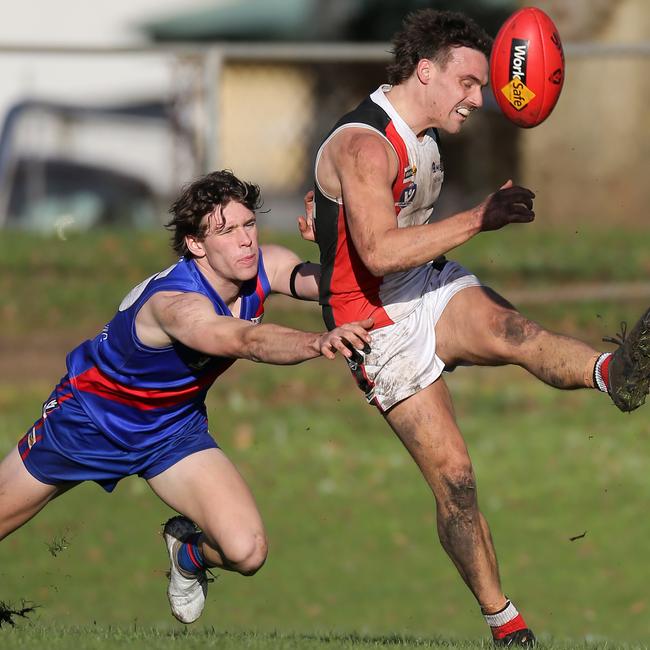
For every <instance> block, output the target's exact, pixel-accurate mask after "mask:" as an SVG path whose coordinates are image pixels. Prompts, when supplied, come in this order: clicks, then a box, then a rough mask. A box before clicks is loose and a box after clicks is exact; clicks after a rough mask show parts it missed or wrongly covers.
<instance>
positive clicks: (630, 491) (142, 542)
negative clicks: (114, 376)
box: [0, 228, 650, 649]
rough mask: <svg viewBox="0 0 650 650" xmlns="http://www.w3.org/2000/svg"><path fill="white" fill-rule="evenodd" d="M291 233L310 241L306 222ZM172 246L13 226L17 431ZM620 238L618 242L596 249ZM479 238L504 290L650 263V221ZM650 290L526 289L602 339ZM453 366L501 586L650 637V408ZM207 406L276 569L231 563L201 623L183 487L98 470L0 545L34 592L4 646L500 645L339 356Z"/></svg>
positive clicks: (562, 628) (10, 277)
mask: <svg viewBox="0 0 650 650" xmlns="http://www.w3.org/2000/svg"><path fill="white" fill-rule="evenodd" d="M286 238H287V237H284V238H281V239H286ZM267 239H268V238H267ZM290 241H291V243H292V245H294V247H298V248H301V249H302V250H303V251H304V254H305V255H306V256H311V257H312V259H313V258H314V256H315V253H314V250H313V249H312V248H310V247H309V244H305V243H302V242H296V241H295V240H294V239H291V240H290ZM165 246H166V242H165V237H164V235H161V236H149V235H147V236H146V237H141V236H138V237H133V235H132V234H126V235H120V234H119V233H118V234H116V233H112V234H101V233H99V234H96V235H93V236H92V237H83V238H81V237H71V238H70V239H68V240H67V241H60V240H55V239H52V240H42V239H38V238H35V237H34V236H32V235H30V236H27V235H18V234H7V235H6V237H5V238H3V239H2V241H1V242H0V267H1V268H0V270H1V273H0V317H1V318H2V330H1V331H2V336H1V337H0V370H1V374H0V452H2V453H6V451H8V450H9V449H10V448H11V446H12V445H13V444H15V441H16V439H17V438H18V437H19V436H20V435H22V433H23V431H24V430H25V429H26V428H27V426H29V425H30V424H31V422H32V421H33V420H34V419H35V418H36V417H37V415H38V411H39V408H40V404H41V402H42V401H43V399H45V397H46V396H47V395H48V393H49V390H50V388H51V384H52V383H53V382H55V381H56V380H57V379H58V378H59V376H60V375H61V374H63V372H64V354H65V352H66V351H67V350H66V348H67V347H68V346H69V345H72V344H73V343H74V342H76V341H77V340H80V339H81V338H83V337H89V336H93V335H94V334H95V333H96V332H97V331H98V329H99V328H100V327H101V326H102V325H103V323H104V322H105V321H106V320H107V319H108V318H110V316H111V315H112V312H113V310H114V308H115V306H116V304H117V303H118V302H119V300H120V298H121V297H122V296H123V294H125V293H126V291H127V290H128V289H129V288H130V287H131V286H132V285H133V284H135V283H137V282H138V281H139V280H141V279H142V278H143V277H144V276H146V275H147V274H150V273H152V272H154V271H156V270H158V269H160V268H162V267H163V266H165V265H167V264H168V263H170V262H171V261H172V257H171V255H170V254H169V253H167V251H166V249H165ZM605 249H606V250H607V251H608V254H607V256H606V258H604V259H598V256H595V255H594V251H599V250H601V251H602V250H605ZM460 253H461V254H459V255H458V256H457V258H458V259H461V260H462V261H463V262H464V263H466V264H467V265H468V266H470V268H472V269H473V270H475V271H476V272H478V273H479V274H480V275H481V277H482V278H483V279H484V280H485V281H487V282H488V283H490V284H492V285H493V286H494V287H495V288H497V289H498V290H500V291H502V292H503V293H504V294H505V295H506V296H507V295H508V290H509V289H517V288H521V287H528V286H530V287H533V288H539V287H545V286H549V284H550V285H558V284H563V283H568V282H576V281H580V282H582V283H591V282H594V283H596V282H603V281H618V282H623V281H639V280H645V279H646V278H647V276H648V271H650V237H649V236H648V234H647V233H642V232H636V233H629V232H608V231H602V230H600V231H595V232H590V233H585V232H580V233H575V232H574V231H571V232H569V233H559V234H558V233H555V234H554V233H548V232H546V233H544V232H543V231H541V232H540V231H539V230H537V231H534V233H533V234H530V233H529V232H528V231H526V230H524V229H516V228H513V229H511V230H510V231H503V232H502V233H495V234H488V235H486V236H484V237H482V238H477V239H475V240H474V241H473V242H471V243H470V244H469V245H468V246H467V247H465V248H464V249H463V250H462V251H461V252H460ZM647 301H648V300H647V299H645V300H644V299H639V300H636V301H617V302H612V301H582V302H579V303H576V304H562V305H555V306H552V307H549V306H548V305H534V304H532V305H530V306H527V308H526V311H527V312H528V313H529V314H531V315H532V316H533V317H535V318H537V319H539V320H541V321H542V322H544V323H545V324H547V325H549V326H550V327H551V328H554V329H561V330H563V331H565V332H567V333H573V334H576V335H580V336H581V337H583V338H586V339H587V340H588V341H589V342H591V343H593V344H594V345H597V344H598V342H599V338H600V337H601V336H603V335H605V334H609V335H611V334H614V332H615V331H616V330H617V329H618V327H619V321H620V320H621V319H627V320H633V319H634V318H635V317H636V316H637V315H638V313H639V312H640V311H641V309H642V308H643V307H644V306H645V305H644V303H645V302H647ZM267 314H268V319H269V320H272V321H276V322H283V323H294V324H297V325H299V326H301V327H305V328H308V329H320V328H321V325H320V318H319V314H318V309H317V308H316V307H315V306H314V307H313V308H311V307H310V306H307V305H304V304H301V305H299V306H298V307H297V308H294V307H292V306H291V305H289V303H288V302H287V301H284V300H280V299H277V300H276V299H271V301H270V304H269V306H268V309H267ZM608 347H609V346H608ZM448 383H449V385H450V387H451V390H452V394H453V395H454V398H455V404H456V409H457V412H458V419H459V421H460V424H461V428H462V429H463V430H464V432H465V434H466V438H467V442H468V446H469V448H470V452H471V454H472V457H473V459H474V463H475V468H476V473H477V476H478V481H479V499H480V501H481V505H482V509H483V511H484V513H485V514H486V516H487V518H488V521H489V522H490V524H491V527H492V533H493V536H494V538H495V543H496V547H497V551H498V553H499V557H500V565H501V572H502V577H503V581H504V585H505V588H506V591H507V593H508V594H509V595H510V596H511V597H512V598H513V599H515V601H516V603H517V605H518V607H519V608H520V609H521V610H522V611H523V613H524V614H525V616H526V619H527V621H528V622H529V624H530V625H531V626H532V627H533V629H535V631H536V632H537V633H538V635H539V636H541V637H542V639H544V640H545V646H546V647H548V648H576V647H588V648H601V647H602V648H619V647H621V648H622V647H630V648H636V647H643V643H644V640H645V639H649V638H650V616H649V613H650V594H649V593H648V589H647V582H648V577H649V576H650V569H648V567H647V563H646V562H645V552H646V549H647V538H648V532H649V525H648V523H647V516H646V511H647V501H648V496H649V494H650V472H649V470H650V460H648V450H649V448H650V424H649V420H648V415H647V413H648V411H647V408H646V410H644V411H639V412H637V413H634V414H632V415H630V416H623V415H621V414H619V413H618V412H617V411H616V410H615V409H614V408H613V407H612V406H611V404H610V403H609V402H608V400H607V399H606V398H605V397H604V396H602V395H599V394H597V393H595V392H591V391H589V392H587V391H582V392H570V393H561V392H559V391H554V390H552V389H549V388H546V387H544V386H542V385H539V384H538V383H536V382H535V381H534V380H532V379H531V378H529V377H528V376H527V375H526V373H524V372H523V371H521V370H519V369H514V368H501V369H479V368H473V369H460V370H458V371H456V372H454V373H452V374H451V375H449V377H448ZM208 407H209V413H210V418H211V428H212V431H213V433H214V434H215V437H216V438H217V439H218V440H219V442H220V444H221V445H222V447H223V448H224V450H225V451H226V453H228V455H229V456H230V457H231V458H232V459H233V460H234V461H235V462H236V464H237V465H238V467H239V468H240V469H241V471H242V472H243V474H244V476H245V477H246V479H247V480H248V482H249V483H250V485H251V487H252V489H253V492H254V493H255V495H256V497H257V499H258V503H259V505H260V509H261V511H262V514H263V516H264V518H265V521H266V524H267V528H268V534H269V540H270V556H269V560H268V562H267V564H266V566H265V567H264V568H263V570H262V571H261V572H260V573H259V574H258V575H256V576H254V577H252V578H242V577H240V576H237V575H230V574H223V575H220V576H219V578H218V580H217V581H216V582H215V583H214V584H213V585H211V591H210V596H209V602H208V606H207V608H206V612H205V614H204V616H203V617H202V618H201V620H200V622H199V623H197V624H196V625H194V626H192V627H191V628H190V629H189V630H187V629H185V628H183V627H182V626H181V625H180V624H177V623H175V621H174V620H173V619H172V618H171V616H170V615H169V612H168V606H167V602H166V597H165V588H166V579H165V577H164V572H165V570H166V562H165V554H164V549H163V545H162V542H161V539H160V536H159V530H160V524H161V523H162V522H163V521H165V520H166V519H167V518H168V516H169V514H170V513H169V511H168V509H167V508H166V507H165V506H163V505H162V504H161V503H159V502H158V501H157V499H156V498H155V497H154V496H153V495H152V494H151V493H150V492H149V490H148V488H147V486H146V483H144V482H143V481H141V480H139V479H137V478H131V479H127V480H125V481H123V482H122V483H121V484H120V485H119V486H118V488H117V490H116V491H115V493H114V494H112V495H107V494H105V493H104V492H103V491H102V490H101V489H100V488H99V487H97V486H95V485H83V486H80V487H78V488H75V489H74V490H72V491H71V492H70V493H68V494H66V495H65V496H64V497H62V498H61V499H59V500H57V501H55V502H54V503H53V504H51V505H50V506H48V508H46V510H45V511H44V512H43V513H41V514H40V515H39V516H38V517H37V518H36V519H35V520H34V521H32V522H30V523H29V524H28V525H27V526H25V527H24V528H23V529H21V530H20V531H18V532H16V533H15V534H13V535H12V536H10V537H8V538H7V539H6V540H5V541H4V542H2V544H0V601H4V602H11V603H14V604H20V602H21V601H22V600H23V599H24V600H26V601H29V602H32V603H35V604H38V605H39V607H38V609H37V610H36V612H35V613H34V615H32V616H31V617H30V619H28V621H23V620H21V619H19V620H18V623H17V627H16V628H15V629H13V628H10V627H8V626H2V627H1V628H0V648H3V649H4V648H13V647H16V648H18V647H21V648H23V647H24V648H32V647H33V648H36V647H39V648H42V647H43V645H44V644H45V646H46V647H48V648H73V647H76V648H79V647H81V648H102V649H103V648H115V647H133V648H148V647H151V648H153V647H155V648H168V647H169V648H181V647H182V648H184V649H185V648H199V647H200V648H205V647H219V648H321V647H328V648H365V647H392V646H396V647H400V648H401V647H404V648H411V647H413V648H417V647H431V648H436V647H453V648H479V647H490V645H489V644H487V643H483V641H481V642H479V643H477V640H484V639H485V638H486V630H485V626H484V624H483V622H482V620H481V617H480V615H479V612H478V611H477V608H476V605H475V603H474V601H473V599H472V597H471V596H470V594H469V592H468V591H467V590H466V588H465V587H464V586H463V585H462V584H461V581H460V579H459V578H458V577H457V575H456V573H455V570H454V569H453V568H452V566H451V563H450V562H449V561H448V559H447V558H446V556H445V555H444V553H443V551H442V550H441V548H440V546H439V544H438V542H437V538H436V535H435V522H434V512H433V502H432V497H431V496H430V494H429V493H428V491H427V489H426V488H425V485H424V482H423V481H422V480H421V478H420V477H419V474H418V472H417V470H416V468H415V467H414V465H413V464H412V463H411V461H410V460H409V458H408V456H407V454H406V453H405V451H404V450H403V449H402V448H401V447H400V445H399V443H398V442H397V440H396V439H395V438H394V436H392V434H390V432H389V431H388V428H387V426H386V425H385V424H384V423H383V422H382V421H381V419H380V418H379V417H378V416H377V414H376V413H375V412H374V411H373V410H372V409H371V408H370V407H367V406H366V405H365V404H364V402H363V400H362V399H361V395H360V394H358V392H357V389H356V388H355V387H354V385H353V383H352V381H351V379H350V377H349V376H348V372H347V370H346V368H345V366H344V364H343V363H342V362H341V360H340V359H339V360H337V361H335V362H328V361H326V360H317V361H313V362H310V363H307V364H304V365H301V366H298V367H294V368H274V367H269V366H261V365H255V364H251V363H246V362H240V363H238V364H237V365H236V366H235V367H234V368H233V369H232V370H230V371H229V372H228V374H227V375H225V376H224V377H223V378H222V379H221V380H220V382H218V383H217V384H216V385H215V387H214V388H213V389H212V391H211V393H210V397H209V402H208ZM572 538H577V539H573V541H572ZM44 639H47V642H45V641H44ZM626 644H627V645H626Z"/></svg>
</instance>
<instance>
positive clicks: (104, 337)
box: [99, 323, 108, 341]
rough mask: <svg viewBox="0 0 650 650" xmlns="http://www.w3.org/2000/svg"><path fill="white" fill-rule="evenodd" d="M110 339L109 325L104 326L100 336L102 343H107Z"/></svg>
mask: <svg viewBox="0 0 650 650" xmlns="http://www.w3.org/2000/svg"><path fill="white" fill-rule="evenodd" d="M107 339H108V323H106V325H104V327H103V329H102V331H101V333H100V335H99V340H100V341H106V340H107Z"/></svg>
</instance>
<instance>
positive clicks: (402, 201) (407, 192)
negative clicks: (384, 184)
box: [395, 183, 418, 208]
mask: <svg viewBox="0 0 650 650" xmlns="http://www.w3.org/2000/svg"><path fill="white" fill-rule="evenodd" d="M417 189H418V186H417V184H416V183H411V184H410V185H407V186H406V187H405V188H404V189H403V190H402V194H401V195H400V197H399V201H397V203H396V204H395V205H396V206H397V207H398V208H405V207H406V206H407V205H409V204H410V203H413V199H414V198H415V193H416V191H417Z"/></svg>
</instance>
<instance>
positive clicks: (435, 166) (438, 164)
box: [431, 160, 445, 174]
mask: <svg viewBox="0 0 650 650" xmlns="http://www.w3.org/2000/svg"><path fill="white" fill-rule="evenodd" d="M431 171H432V172H433V173H434V174H442V173H444V171H445V168H444V167H443V166H442V160H434V161H433V163H432V164H431Z"/></svg>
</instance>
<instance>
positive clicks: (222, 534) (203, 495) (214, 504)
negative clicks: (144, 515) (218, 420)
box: [149, 449, 264, 545]
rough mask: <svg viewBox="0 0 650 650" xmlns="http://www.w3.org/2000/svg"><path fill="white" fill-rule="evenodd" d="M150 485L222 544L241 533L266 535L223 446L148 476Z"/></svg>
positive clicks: (241, 478) (245, 488) (248, 491)
mask: <svg viewBox="0 0 650 650" xmlns="http://www.w3.org/2000/svg"><path fill="white" fill-rule="evenodd" d="M149 485H150V486H151V488H152V490H153V491H154V492H155V493H156V494H157V495H158V496H159V497H160V498H161V499H162V500H163V501H164V502H165V503H167V505H169V506H170V507H171V508H173V509H174V510H176V511H177V512H180V513H181V514H183V515H185V516H186V517H189V518H190V519H191V520H192V521H194V522H195V523H196V524H197V525H198V526H199V527H200V528H201V529H202V530H203V531H204V532H206V533H208V534H209V536H210V537H211V538H212V539H213V541H215V542H219V544H220V545H227V540H233V539H237V538H238V537H240V536H242V535H244V536H246V537H249V536H253V537H255V536H262V537H264V526H263V523H262V518H261V516H260V514H259V511H258V509H257V505H256V504H255V499H254V498H253V495H252V493H251V491H250V489H249V487H248V485H247V484H246V482H245V481H244V479H243V477H242V475H241V474H240V473H239V471H238V470H237V468H236V467H235V465H234V464H233V463H232V462H231V461H230V460H229V459H228V457H227V456H226V455H225V454H224V453H223V451H221V449H205V450H203V451H199V452H196V453H194V454H191V455H189V456H187V457H185V458H183V459H182V460H181V461H179V462H178V463H176V464H174V465H172V466H171V467H170V468H169V469H167V470H165V471H164V472H162V473H160V474H158V475H157V476H154V477H153V478H151V479H149Z"/></svg>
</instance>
